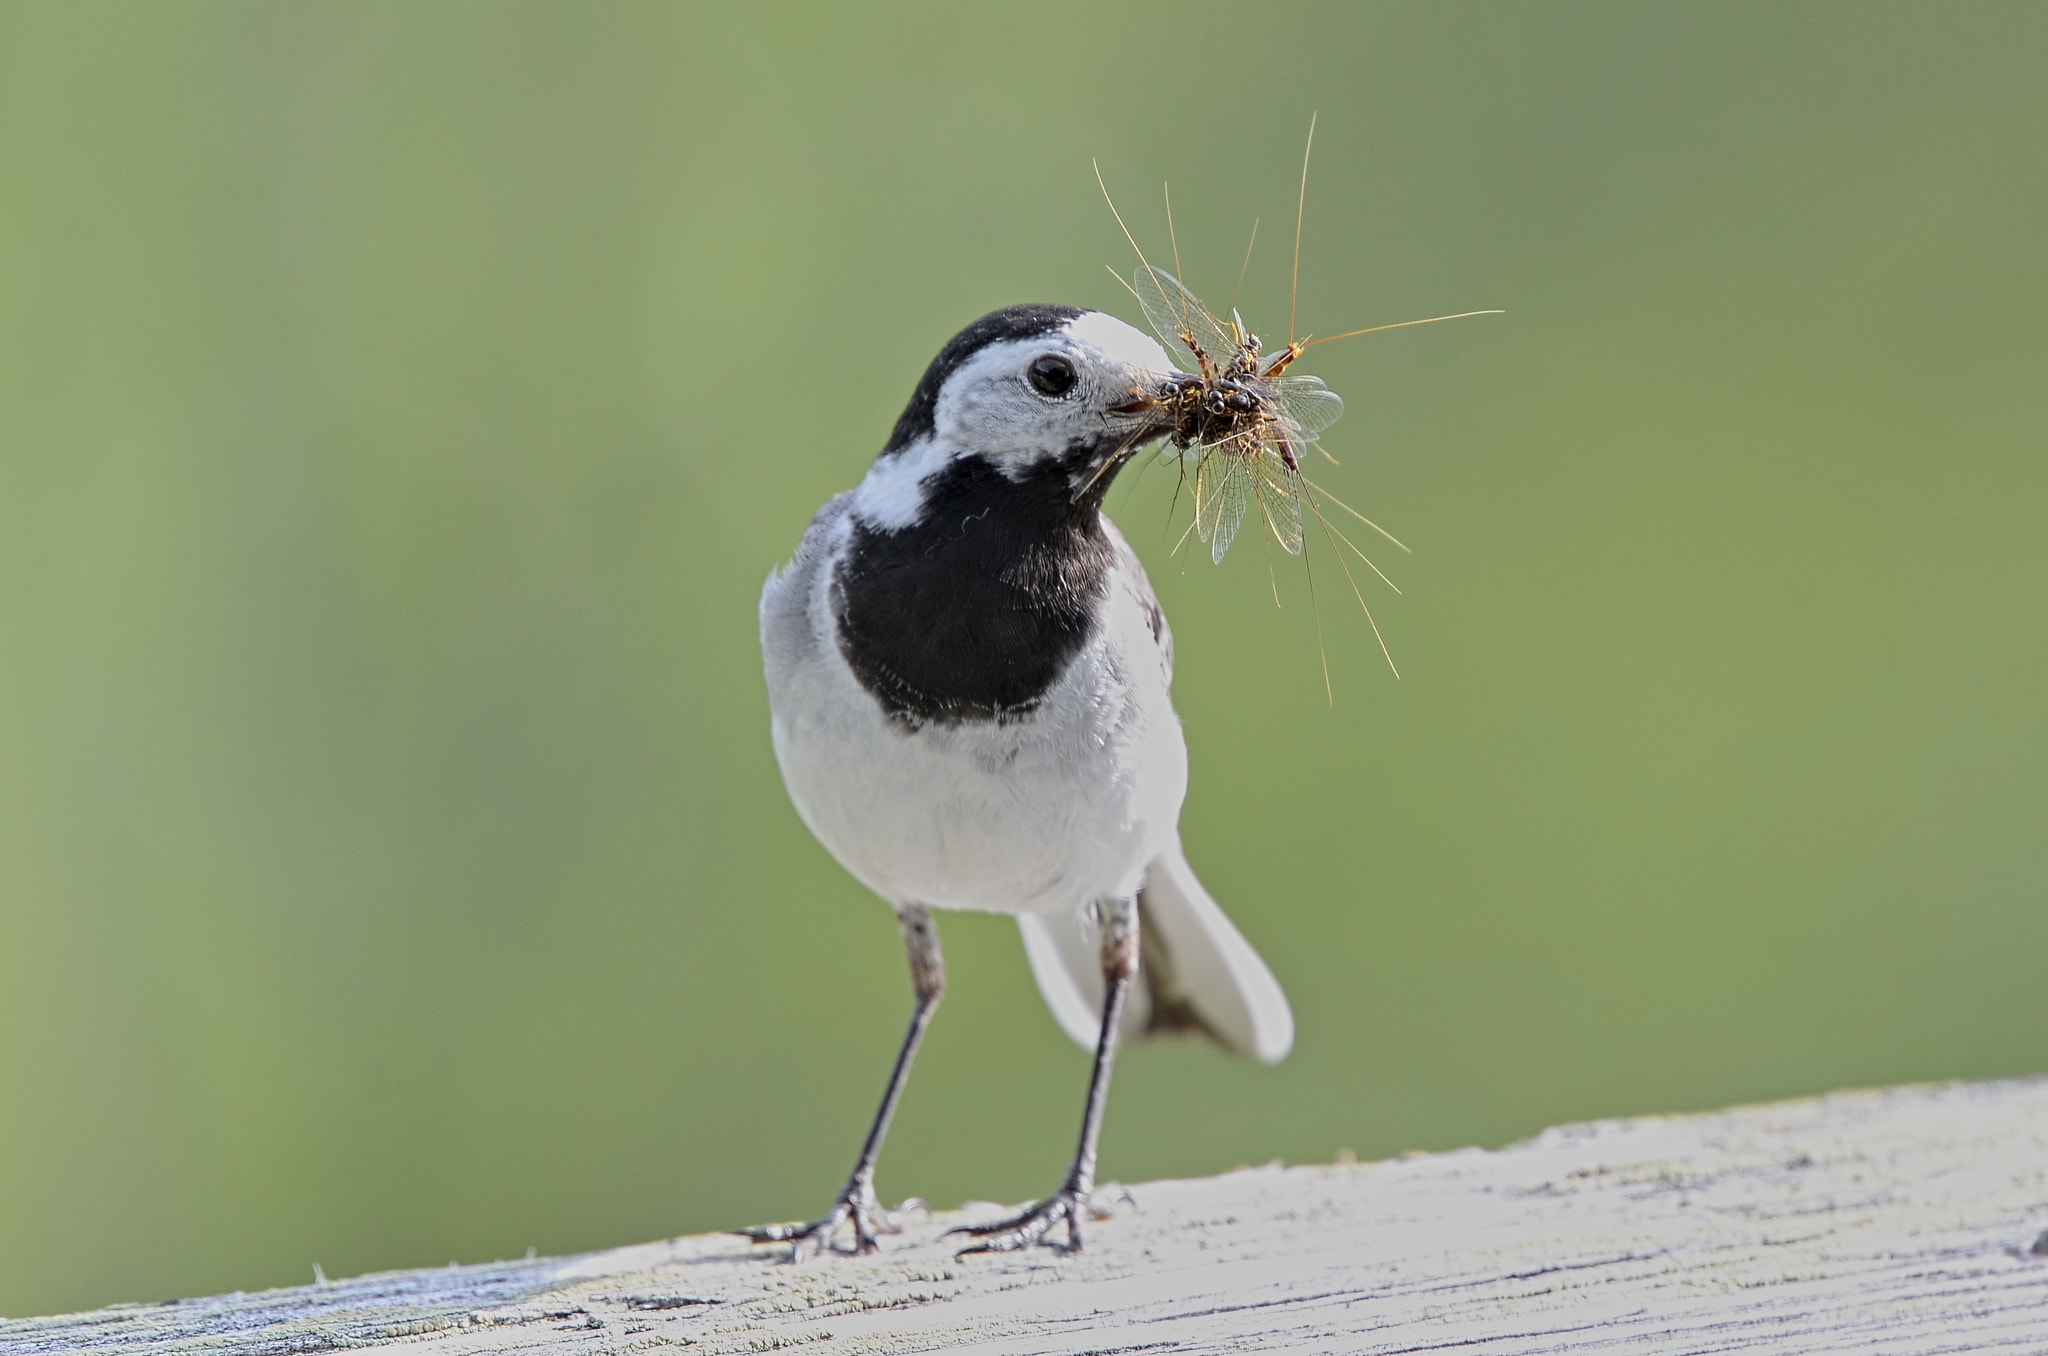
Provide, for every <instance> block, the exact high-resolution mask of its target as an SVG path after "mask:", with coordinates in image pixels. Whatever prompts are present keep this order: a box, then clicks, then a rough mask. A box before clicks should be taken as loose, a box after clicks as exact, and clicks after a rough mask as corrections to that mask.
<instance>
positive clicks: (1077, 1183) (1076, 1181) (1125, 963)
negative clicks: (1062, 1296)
mask: <svg viewBox="0 0 2048 1356" xmlns="http://www.w3.org/2000/svg"><path fill="white" fill-rule="evenodd" d="M1107 913H1108V917H1107V919H1106V920H1105V921H1104V924H1103V929H1102V978H1103V987H1104V988H1105V989H1106V990H1107V994H1106V997H1105V998H1104V1000H1103V1004H1102V1035H1101V1036H1100V1037H1099V1038H1097V1040H1096V1042H1095V1072H1094V1073H1093V1074H1092V1075H1091V1076H1090V1077H1089V1079H1088V1105H1087V1108H1086V1110H1084V1111H1083V1112H1082V1113H1081V1146H1080V1148H1079V1149H1077V1150H1076V1151H1075V1153H1074V1163H1073V1166H1072V1167H1070V1168H1068V1169H1067V1176H1066V1180H1065V1181H1063V1182H1061V1183H1060V1188H1059V1190H1058V1191H1055V1192H1054V1193H1053V1194H1052V1195H1050V1196H1048V1197H1046V1198H1045V1199H1044V1200H1042V1201H1040V1202H1039V1203H1038V1204H1037V1205H1034V1206H1032V1207H1031V1208H1030V1209H1029V1210H1026V1211H1025V1212H1024V1213H1023V1214H1021V1215H1014V1216H1012V1217H1011V1218H1009V1219H1005V1220H998V1221H996V1222H995V1223H994V1224H976V1225H969V1226H967V1227H965V1228H960V1229H954V1230H952V1231H951V1232H953V1233H956V1234H966V1235H968V1236H969V1237H971V1238H973V1239H975V1240H976V1242H975V1243H973V1244H972V1245H971V1246H969V1247H966V1248H963V1249H962V1250H961V1255H962V1256H965V1255H966V1254H968V1253H971V1252H1010V1251H1012V1250H1014V1249H1017V1248H1024V1247H1029V1246H1030V1245H1031V1244H1033V1243H1035V1242H1037V1241H1038V1240H1039V1239H1040V1238H1042V1237H1044V1236H1045V1234H1046V1232H1047V1231H1048V1230H1050V1229H1051V1228H1052V1227H1053V1226H1054V1225H1055V1224H1060V1223H1065V1225H1066V1226H1067V1251H1068V1252H1079V1251H1081V1216H1082V1215H1084V1214H1089V1213H1092V1211H1091V1209H1090V1205H1089V1197H1090V1196H1092V1195H1093V1194H1094V1192H1095V1144H1096V1140H1097V1139H1098V1138H1100V1136H1101V1134H1102V1109H1103V1106H1104V1104H1105V1103H1107V1102H1108V1101H1109V1072H1110V1066H1111V1065H1113V1064H1114V1063H1115V1062H1116V1037H1117V1029H1118V1027H1119V1026H1120V1025H1121V1023H1122V1021H1123V1015H1124V1003H1125V1002H1126V1001H1127V1000H1128V999H1129V998H1130V993H1131V981H1132V979H1134V978H1135V977H1136V975H1137V973H1138V902H1137V900H1136V899H1119V900H1114V901H1111V902H1110V904H1109V907H1108V910H1107ZM1098 1218H1100V1216H1098Z"/></svg>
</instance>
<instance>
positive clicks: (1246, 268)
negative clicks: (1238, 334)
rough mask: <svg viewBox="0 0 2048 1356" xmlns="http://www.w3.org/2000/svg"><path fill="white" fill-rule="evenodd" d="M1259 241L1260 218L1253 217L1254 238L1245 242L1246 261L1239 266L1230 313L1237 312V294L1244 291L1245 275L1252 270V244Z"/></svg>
mask: <svg viewBox="0 0 2048 1356" xmlns="http://www.w3.org/2000/svg"><path fill="white" fill-rule="evenodd" d="M1258 243H1259V219H1258V218H1257V217H1253V218H1252V238H1251V239H1249V240H1247V241H1245V242H1244V262H1243V263H1242V264H1239V265H1238V266H1237V286H1235V287H1233V288H1231V289H1230V313H1231V314H1232V315H1236V314H1237V294H1238V293H1240V292H1242V291H1244V275H1245V274H1246V273H1248V272H1250V271H1251V267H1252V246H1254V245H1256V244H1258Z"/></svg>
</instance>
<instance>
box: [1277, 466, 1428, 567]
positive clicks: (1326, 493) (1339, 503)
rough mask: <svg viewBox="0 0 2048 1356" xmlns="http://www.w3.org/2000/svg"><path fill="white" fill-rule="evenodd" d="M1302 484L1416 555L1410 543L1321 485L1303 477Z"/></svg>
mask: <svg viewBox="0 0 2048 1356" xmlns="http://www.w3.org/2000/svg"><path fill="white" fill-rule="evenodd" d="M1301 483H1302V484H1304V485H1306V486H1308V487H1309V488H1310V489H1312V490H1314V491H1315V492H1316V493H1317V494H1319V495H1321V496H1323V498H1325V499H1327V500H1329V501H1330V502H1331V503H1333V504H1335V505H1336V506H1337V507H1338V508H1340V509H1343V510H1344V511H1345V512H1346V513H1348V514H1350V515H1351V516H1352V517H1354V518H1356V519H1358V521H1359V522H1361V523H1364V524H1365V525H1366V526H1367V527H1369V528H1371V529H1372V530H1373V531H1375V532H1377V533H1379V534H1380V535H1381V536H1382V537H1385V538H1386V539H1387V540H1388V541H1390V542H1392V543H1394V545H1396V546H1398V547H1400V548H1401V549H1402V550H1403V551H1408V554H1409V555H1411V556H1412V555H1414V554H1415V552H1413V551H1410V550H1409V549H1408V543H1407V542H1404V541H1402V540H1401V539H1400V538H1399V537H1397V536H1395V535H1394V534H1393V533H1391V532H1389V531H1387V529H1385V528H1384V527H1381V526H1380V525H1379V524H1378V523H1376V522H1374V521H1373V520H1372V519H1370V518H1368V517H1366V516H1365V515H1364V514H1363V513H1360V512H1359V511H1358V510H1357V509H1355V508H1353V507H1351V505H1349V504H1347V503H1345V502H1344V501H1343V500H1342V499H1339V498H1338V497H1337V496H1336V495H1334V494H1331V493H1330V492H1329V491H1328V490H1326V489H1324V488H1323V487H1322V486H1321V485H1318V484H1316V483H1315V482H1314V481H1313V480H1310V479H1309V478H1308V477H1307V476H1303V477H1302V478H1301Z"/></svg>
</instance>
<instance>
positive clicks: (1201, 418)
mask: <svg viewBox="0 0 2048 1356" xmlns="http://www.w3.org/2000/svg"><path fill="white" fill-rule="evenodd" d="M1314 142H1315V123H1314V120H1313V119H1311V120H1310V123H1309V146H1310V147H1311V148H1312V147H1313V146H1314ZM1096 178H1097V182H1098V183H1100V182H1101V170H1100V168H1099V167H1098V168H1097V170H1096ZM1102 191H1103V197H1104V199H1105V200H1107V199H1108V198H1109V189H1108V186H1107V185H1106V184H1105V185H1103V190H1102ZM1307 201H1308V151H1307V150H1306V149H1305V150H1304V151H1303V154H1302V164H1301V196H1300V199H1299V201H1298V202H1297V203H1296V207H1295V221H1294V286H1293V294H1294V297H1296V298H1298V296H1299V293H1300V280H1301V219H1302V211H1303V208H1305V207H1306V205H1307ZM1109 206H1110V212H1111V213H1112V214H1114V215H1115V216H1116V220H1117V225H1118V226H1119V227H1122V228H1123V232H1124V238H1125V239H1126V240H1129V241H1130V243H1131V248H1132V250H1133V251H1135V252H1136V253H1137V255H1138V268H1137V270H1136V272H1134V273H1133V274H1132V275H1131V280H1130V282H1129V283H1127V284H1126V286H1128V287H1129V288H1130V290H1131V293H1132V295H1133V296H1135V297H1136V298H1137V300H1138V306H1139V309H1140V310H1142V311H1143V312H1144V313H1145V319H1146V321H1147V322H1148V323H1149V324H1150V325H1151V326H1152V329H1153V330H1154V332H1156V333H1157V334H1158V336H1159V338H1160V340H1161V342H1163V343H1164V344H1165V345H1166V347H1167V351H1168V352H1169V353H1170V354H1172V355H1174V358H1175V361H1176V362H1177V363H1179V364H1180V365H1181V366H1182V367H1183V368H1184V369H1185V370H1184V371H1182V372H1181V373H1180V374H1179V375H1178V376H1176V377H1175V378H1173V379H1171V380H1169V381H1168V382H1167V383H1165V384H1164V386H1163V387H1162V388H1161V389H1160V391H1158V392H1157V393H1155V394H1154V396H1153V397H1152V398H1153V399H1154V401H1155V402H1156V403H1158V404H1160V405H1162V406H1163V407H1164V408H1165V411H1166V413H1167V414H1168V415H1169V416H1170V417H1171V420H1172V424H1173V430H1172V432H1171V433H1170V434H1169V435H1168V441H1169V444H1170V446H1171V447H1172V449H1173V451H1172V452H1171V453H1170V454H1169V455H1170V456H1172V457H1173V458H1174V459H1175V460H1176V461H1178V462H1179V464H1180V467H1181V470H1182V474H1183V476H1184V477H1186V478H1187V479H1188V480H1191V481H1192V483H1193V494H1194V503H1195V515H1194V521H1193V522H1192V523H1191V524H1189V527H1188V531H1189V532H1192V533H1194V534H1195V535H1196V536H1197V537H1198V538H1199V539H1200V540H1201V541H1203V542H1204V543H1206V544H1207V545H1208V547H1209V557H1210V559H1211V560H1212V561H1214V562H1217V563H1220V562H1221V561H1222V559H1223V556H1224V554H1225V553H1226V552H1227V551H1229V549H1230V546H1231V543H1232V542H1234V541H1236V540H1237V536H1238V529H1239V528H1240V527H1242V526H1243V524H1244V521H1245V519H1246V518H1247V517H1248V516H1249V515H1250V512H1251V509H1252V506H1253V505H1257V507H1258V510H1259V518H1260V520H1261V521H1262V522H1263V523H1264V524H1265V526H1266V528H1267V530H1268V531H1270V532H1271V534H1272V537H1273V540H1275V541H1277V542H1278V543H1279V544H1280V547H1281V549H1282V550H1285V551H1286V552H1288V553H1289V554H1290V555H1303V556H1304V564H1306V556H1305V555H1304V546H1305V538H1304V532H1303V508H1304V506H1306V508H1307V510H1308V515H1309V516H1310V517H1313V518H1314V519H1315V521H1316V524H1317V526H1318V527H1319V529H1320V530H1321V531H1322V533H1323V534H1324V537H1325V539H1326V540H1327V541H1328V542H1330V544H1331V546H1332V552H1333V554H1334V555H1335V556H1336V558H1337V563H1338V565H1339V566H1340V567H1341V568H1342V569H1343V571H1344V576H1345V579H1346V581H1347V582H1348V583H1349V584H1350V586H1351V592H1352V595H1353V596H1354V597H1355V598H1356V599H1357V600H1358V605H1359V607H1360V609H1361V610H1363V611H1364V613H1365V619H1366V624H1367V625H1369V626H1370V627H1371V628H1372V632H1373V637H1374V639H1376V640H1378V641H1379V645H1380V652H1381V653H1382V654H1383V655H1385V656H1386V659H1387V665H1388V667H1389V668H1393V667H1394V658H1393V655H1392V654H1391V653H1390V652H1389V651H1388V649H1387V643H1386V639H1385V637H1384V636H1382V635H1381V634H1380V629H1379V624H1378V622H1376V621H1374V619H1373V615H1372V608H1371V607H1370V606H1369V605H1368V604H1367V603H1366V601H1365V594H1364V592H1363V591H1362V590H1361V589H1360V588H1359V587H1358V581H1357V578H1356V577H1355V576H1354V575H1353V574H1352V573H1351V566H1350V563H1349V562H1348V561H1347V560H1346V559H1345V557H1344V553H1343V551H1342V550H1337V549H1336V547H1337V546H1338V544H1339V543H1341V544H1342V546H1343V547H1344V548H1346V549H1348V550H1349V551H1350V552H1351V553H1352V554H1353V555H1355V556H1357V557H1358V559H1359V560H1361V561H1362V562H1364V564H1365V566H1366V568H1367V569H1369V570H1371V571H1372V572H1373V574H1375V575H1377V576H1378V577H1379V579H1380V581H1381V582H1382V583H1384V584H1386V585H1387V587H1388V588H1391V589H1393V590H1394V592H1396V593H1399V592H1400V589H1399V588H1398V587H1396V586H1395V584H1394V582H1393V581H1392V580H1391V579H1388V578H1387V576H1386V574H1385V573H1384V572H1383V571H1382V570H1381V569H1380V568H1379V566H1378V565H1376V564H1374V563H1373V561H1372V558H1371V557H1370V556H1368V555H1366V553H1365V552H1364V551H1363V550H1361V549H1360V548H1359V546H1358V544H1357V543H1356V542H1354V541H1352V540H1351V538H1350V537H1349V536H1348V535H1347V534H1346V533H1345V532H1344V531H1343V530H1342V529H1341V528H1340V527H1339V526H1337V525H1336V524H1333V523H1332V522H1331V521H1330V520H1329V518H1328V516H1327V515H1325V514H1324V512H1323V505H1324V504H1325V503H1328V504H1330V505H1332V506H1334V507H1335V508H1337V509H1340V510H1342V511H1343V512H1344V513H1346V514H1349V515H1350V516H1351V517H1353V518H1356V519H1357V520H1358V521H1359V522H1361V523H1363V524H1365V526H1367V527H1369V528H1371V529H1372V530H1373V531H1374V532H1377V533H1379V535H1381V536H1382V537H1385V538H1386V539H1387V541H1389V542H1391V543H1392V544H1393V545H1395V546H1397V547H1399V548H1400V549H1401V550H1403V551H1406V550H1407V549H1408V548H1407V547H1406V546H1404V545H1402V543H1401V542H1400V541H1399V540H1398V539H1397V538H1395V537H1394V536H1393V535H1392V534H1391V533H1389V532H1387V531H1386V529H1384V528H1382V527H1380V526H1379V524H1377V523H1375V522H1373V521H1372V520H1371V519H1370V518H1367V517H1366V516H1365V515H1364V514H1362V513H1360V512H1359V511H1358V510H1356V509H1354V508H1352V507H1351V506H1350V505H1349V504H1346V503H1345V502H1344V501H1343V500H1341V499H1339V498H1337V496H1335V495H1334V494H1331V493H1330V492H1329V491H1328V490H1327V489H1325V488H1324V487H1322V486H1321V485H1318V484H1316V483H1315V482H1314V481H1312V480H1310V479H1309V478H1308V476H1307V475H1305V474H1304V473H1303V470H1302V462H1303V458H1304V455H1305V453H1306V450H1307V449H1308V448H1310V447H1314V448H1315V449H1316V450H1317V451H1318V452H1321V453H1322V454H1323V456H1324V457H1325V458H1326V459H1328V460H1329V461H1330V462H1331V463H1332V464H1335V462H1336V458H1335V457H1332V456H1330V454H1329V453H1328V452H1327V451H1325V450H1324V449H1323V447H1322V445H1321V442H1320V441H1319V440H1320V438H1321V435H1322V433H1323V431H1324V430H1325V429H1327V428H1329V427H1330V425H1332V424H1334V423H1335V422H1336V421H1337V417H1338V416H1339V415H1341V414H1343V413H1344V402H1343V400H1342V399H1341V398H1340V397H1339V396H1338V395H1337V393H1336V392H1334V391H1332V390H1331V389H1330V388H1329V387H1328V386H1326V385H1324V383H1323V382H1322V380H1321V379H1320V378H1318V377H1313V376H1308V375H1306V374H1302V373H1290V372H1289V371H1288V368H1290V367H1291V366H1293V364H1294V363H1295V361H1296V360H1297V359H1299V358H1300V357H1301V356H1302V354H1303V353H1305V352H1306V351H1307V350H1308V349H1310V348H1313V347H1315V346H1316V345H1317V344H1326V343H1330V342H1331V341H1333V340H1337V339H1350V338H1354V337H1356V336H1358V335H1364V334H1373V333H1377V332H1378V331H1381V330H1393V329H1404V328H1407V327H1408V326H1412V325H1428V324H1434V323H1436V322H1438V321H1443V320H1460V319H1463V318H1465V317H1466V316H1475V315H1498V314H1500V312H1498V311H1464V312H1460V313H1459V314H1458V315H1446V316H1431V317H1429V318H1428V319H1426V320H1406V321H1398V322H1396V323H1394V324H1390V325H1373V326H1368V327H1366V328H1364V329H1357V330H1350V331H1347V332H1345V333H1343V334H1333V335H1329V336H1327V337H1325V338H1319V339H1308V338H1296V337H1295V336H1294V300H1292V299H1290V301H1289V305H1288V320H1287V330H1288V338H1287V343H1286V344H1285V345H1284V346H1282V347H1281V348H1279V349H1276V350H1274V351H1272V352H1270V353H1268V352H1262V351H1261V350H1262V345H1261V343H1260V340H1259V336H1258V335H1257V334H1256V333H1254V332H1253V331H1252V330H1251V329H1250V328H1249V327H1248V326H1246V324H1245V323H1244V320H1243V317H1242V316H1240V315H1239V314H1238V311H1237V309H1236V307H1235V305H1233V306H1232V307H1231V311H1230V319H1229V320H1227V321H1226V320H1222V319H1220V318H1218V317H1217V315H1216V314H1215V312H1213V311H1211V310H1210V309H1209V308H1208V307H1207V306H1206V305H1204V304H1203V303H1202V301H1201V300H1200V299H1199V298H1198V297H1196V296H1195V294H1194V293H1193V292H1190V291H1189V290H1188V289H1187V288H1186V287H1185V286H1183V285H1182V283H1181V282H1180V280H1179V279H1178V278H1176V277H1175V276H1174V275H1173V274H1171V273H1168V272H1166V271H1165V270H1164V269H1160V268H1155V267H1153V266H1152V265H1151V264H1150V263H1148V262H1147V261H1146V260H1145V252H1144V251H1143V250H1142V249H1139V248H1138V242H1137V240H1136V239H1135V238H1134V237H1133V236H1132V235H1131V232H1130V228H1129V227H1128V226H1125V225H1124V220H1123V215H1122V213H1120V212H1117V210H1116V204H1115V202H1114V201H1111V202H1110V205H1109ZM1167 229H1168V233H1169V236H1171V235H1172V229H1173V205H1172V199H1171V198H1170V197H1169V198H1168V200H1167ZM1253 238H1254V240H1256V238H1257V227H1256V226H1254V227H1253ZM1179 254H1180V248H1179V244H1178V242H1177V240H1176V243H1175V245H1174V256H1175V262H1174V267H1175V268H1176V269H1178V268H1179V267H1180V264H1179ZM1245 256H1246V263H1247V265H1248V264H1249V262H1250V256H1251V251H1250V248H1249V247H1247V249H1246V251H1245ZM1113 271H1114V270H1112V272H1113ZM1120 280H1121V279H1120ZM1242 281H1243V279H1242V276H1240V279H1239V282H1240V284H1241V283H1242ZM1182 541H1183V542H1185V541H1186V536H1185V535H1183V537H1182ZM1176 549H1178V547H1176ZM1308 581H1309V598H1310V601H1311V606H1313V605H1314V599H1315V576H1314V574H1313V572H1310V574H1309V576H1308ZM1275 599H1276V601H1277V599H1278V591H1277V584H1276V586H1275ZM1321 631H1322V624H1321V620H1320V610H1319V609H1318V620H1317V635H1318V638H1319V639H1318V648H1319V649H1320V636H1321ZM1395 674H1396V676H1399V670H1398V669H1395ZM1323 681H1324V685H1325V687H1326V688H1327V686H1328V684H1329V668H1328V663H1327V660H1326V661H1325V664H1324V672H1323Z"/></svg>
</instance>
